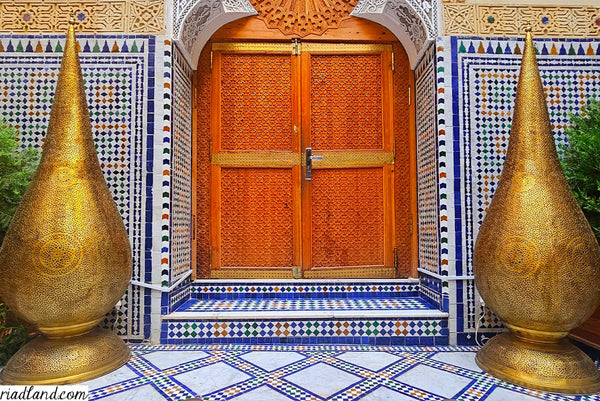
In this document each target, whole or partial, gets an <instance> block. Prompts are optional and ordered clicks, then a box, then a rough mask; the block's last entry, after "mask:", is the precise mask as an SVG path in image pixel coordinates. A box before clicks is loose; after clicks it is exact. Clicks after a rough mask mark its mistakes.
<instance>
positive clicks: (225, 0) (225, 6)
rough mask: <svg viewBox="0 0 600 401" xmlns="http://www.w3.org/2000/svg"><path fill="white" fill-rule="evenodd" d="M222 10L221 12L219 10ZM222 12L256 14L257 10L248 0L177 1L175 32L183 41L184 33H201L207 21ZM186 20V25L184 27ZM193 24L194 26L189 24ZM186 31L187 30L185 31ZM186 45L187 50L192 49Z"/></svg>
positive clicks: (174, 22)
mask: <svg viewBox="0 0 600 401" xmlns="http://www.w3.org/2000/svg"><path fill="white" fill-rule="evenodd" d="M217 10H220V12H217ZM222 13H248V15H255V14H256V10H254V7H252V5H251V4H250V3H249V2H248V0H213V1H211V0H191V1H189V0H181V1H175V12H174V16H173V17H174V21H173V32H174V34H175V37H176V38H179V39H181V40H182V41H183V37H184V35H187V37H189V35H190V34H196V35H197V34H199V33H200V32H201V30H202V29H203V28H204V26H205V25H206V23H207V22H208V21H210V20H212V19H214V18H215V17H216V16H217V15H219V14H222ZM184 22H185V25H186V26H185V27H184ZM189 24H192V25H193V27H188V26H187V25H189ZM184 31H186V32H187V33H186V32H184ZM187 47H188V46H187V45H186V50H188V51H190V49H189V48H187Z"/></svg>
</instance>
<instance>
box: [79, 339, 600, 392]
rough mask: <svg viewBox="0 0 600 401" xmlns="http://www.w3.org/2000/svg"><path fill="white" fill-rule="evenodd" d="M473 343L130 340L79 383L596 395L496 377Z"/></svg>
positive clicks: (113, 387) (174, 388)
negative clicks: (114, 361) (127, 351)
mask: <svg viewBox="0 0 600 401" xmlns="http://www.w3.org/2000/svg"><path fill="white" fill-rule="evenodd" d="M477 349H478V348H477V347H467V346H436V347H433V346H431V347H429V346H414V347H412V346H368V345H322V346H312V345H234V344H230V345H221V344H215V345H140V344H137V345H131V351H132V358H131V360H130V361H129V362H128V363H127V364H126V365H125V366H123V367H122V368H120V369H118V370H117V371H115V372H112V373H110V374H108V375H105V376H102V377H100V378H97V379H94V380H91V381H89V382H86V383H83V384H87V385H89V388H90V398H89V399H90V400H105V401H115V400H144V401H163V400H173V401H178V400H185V399H200V400H216V401H220V400H235V401H286V400H288V401H289V400H302V401H304V400H314V401H322V400H336V401H353V400H364V401H411V400H427V401H445V400H448V399H451V400H462V401H478V400H481V401H498V400H505V401H533V400H548V401H566V400H570V401H600V395H598V394H596V395H586V396H565V395H559V394H552V393H546V392H542V391H537V390H530V389H526V388H523V387H519V386H516V385H513V384H509V383H506V382H503V381H501V380H498V379H495V378H493V377H491V376H489V375H488V374H485V373H483V372H482V371H481V370H480V369H479V368H478V367H477V365H476V364H475V353H476V351H477Z"/></svg>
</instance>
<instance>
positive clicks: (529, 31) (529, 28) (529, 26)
mask: <svg viewBox="0 0 600 401" xmlns="http://www.w3.org/2000/svg"><path fill="white" fill-rule="evenodd" d="M525 32H527V33H531V24H527V26H526V27H525Z"/></svg>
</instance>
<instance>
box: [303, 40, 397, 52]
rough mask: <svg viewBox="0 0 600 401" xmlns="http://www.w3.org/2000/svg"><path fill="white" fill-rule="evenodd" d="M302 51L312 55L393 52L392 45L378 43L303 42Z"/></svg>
mask: <svg viewBox="0 0 600 401" xmlns="http://www.w3.org/2000/svg"><path fill="white" fill-rule="evenodd" d="M302 51H303V52H310V53H366V52H391V51H392V45H386V44H377V43H317V42H302Z"/></svg>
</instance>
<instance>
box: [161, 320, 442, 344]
mask: <svg viewBox="0 0 600 401" xmlns="http://www.w3.org/2000/svg"><path fill="white" fill-rule="evenodd" d="M447 327H448V326H447V321H446V319H424V320H422V319H402V320H390V319H369V318H364V319H327V318H326V319H320V320H319V319H310V320H284V319H277V320H262V319H256V320H249V319H245V320H200V319H199V320H163V329H162V332H161V343H165V344H191V343H194V344H211V343H217V344H230V343H243V344H260V343H263V344H269V343H270V344H279V343H286V344H327V343H330V344H372V345H407V344H408V345H447V344H448V328H447Z"/></svg>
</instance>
